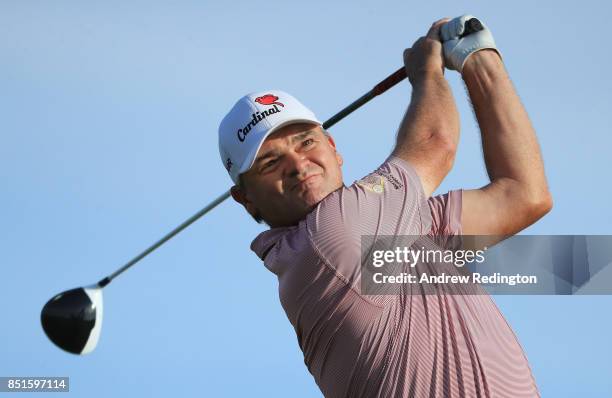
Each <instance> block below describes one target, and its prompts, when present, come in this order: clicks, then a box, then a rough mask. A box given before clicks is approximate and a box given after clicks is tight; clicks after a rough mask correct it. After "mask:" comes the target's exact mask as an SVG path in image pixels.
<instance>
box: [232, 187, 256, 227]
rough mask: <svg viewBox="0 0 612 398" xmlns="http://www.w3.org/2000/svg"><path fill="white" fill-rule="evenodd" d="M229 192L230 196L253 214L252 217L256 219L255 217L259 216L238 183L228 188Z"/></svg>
mask: <svg viewBox="0 0 612 398" xmlns="http://www.w3.org/2000/svg"><path fill="white" fill-rule="evenodd" d="M230 193H231V194H232V198H233V199H234V200H235V201H236V202H238V203H240V204H241V205H243V206H244V208H245V209H246V211H247V212H248V213H249V214H250V215H251V216H253V217H254V218H256V219H257V217H259V212H258V211H257V208H256V207H255V205H254V204H253V202H251V201H250V200H249V198H248V197H247V194H246V192H245V191H244V189H243V188H241V187H240V186H238V185H234V186H233V187H232V188H231V189H230Z"/></svg>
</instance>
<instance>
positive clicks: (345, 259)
mask: <svg viewBox="0 0 612 398" xmlns="http://www.w3.org/2000/svg"><path fill="white" fill-rule="evenodd" d="M461 196H462V193H461V191H451V192H449V193H447V194H445V195H440V196H436V197H433V198H430V199H427V198H426V197H425V194H424V193H423V189H422V186H421V182H420V180H419V177H418V176H417V174H416V172H415V171H414V169H413V168H412V167H411V166H410V165H409V164H408V163H407V162H405V161H403V160H401V159H399V158H395V157H390V158H389V159H388V160H387V161H386V162H385V163H383V164H382V165H381V166H380V167H379V168H378V169H377V170H376V171H374V172H373V173H371V174H369V175H368V176H366V177H364V178H363V179H361V180H359V181H356V182H355V183H354V184H352V185H351V186H349V187H343V188H341V189H338V190H337V191H335V192H333V193H332V194H330V195H329V196H327V197H326V198H325V199H323V200H322V201H321V202H320V203H319V204H318V205H317V207H316V208H315V209H314V210H313V211H312V212H311V213H310V214H308V216H307V217H306V218H305V219H304V220H302V221H301V222H300V223H299V224H298V225H297V226H294V227H288V228H273V229H271V230H269V231H266V232H263V233H261V234H260V235H259V236H258V237H257V238H256V239H255V240H254V241H253V243H252V244H251V249H252V250H253V251H254V252H255V253H257V255H258V256H259V257H260V258H261V259H262V260H264V264H265V266H266V267H267V268H268V269H269V270H270V271H272V272H273V273H274V274H276V275H277V276H278V281H279V296H280V301H281V304H282V306H283V308H284V310H285V313H286V314H287V317H288V318H289V321H290V322H291V324H292V325H293V327H294V329H295V332H296V334H297V338H298V343H299V345H300V348H301V349H302V352H303V353H304V362H305V364H306V366H307V367H308V370H309V371H310V373H311V374H312V375H313V376H314V378H315V381H316V383H317V384H318V386H319V388H320V389H321V391H322V392H323V394H324V395H325V396H326V397H367V398H372V397H384V398H389V397H495V398H497V397H512V398H516V397H534V396H539V394H538V391H537V388H536V385H535V381H534V379H533V376H532V374H531V370H530V369H529V365H528V362H527V359H526V357H525V354H524V353H523V350H522V348H521V346H520V345H519V343H518V341H517V339H516V337H515V335H514V333H513V332H512V329H511V328H510V326H509V325H508V323H507V322H506V320H505V319H504V317H503V316H502V314H501V313H500V311H499V309H498V308H497V306H496V305H495V304H494V302H493V301H492V300H491V298H490V297H489V296H488V295H486V294H484V295H446V294H443V293H441V294H437V295H436V294H433V295H432V294H429V295H419V294H410V295H386V296H384V295H374V296H371V295H365V294H362V293H361V292H360V275H361V274H360V270H361V236H362V235H374V236H379V235H457V234H461V223H460V221H461Z"/></svg>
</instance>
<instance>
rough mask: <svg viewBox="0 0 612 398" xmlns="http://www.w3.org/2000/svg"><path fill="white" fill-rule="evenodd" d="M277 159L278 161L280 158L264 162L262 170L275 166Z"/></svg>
mask: <svg viewBox="0 0 612 398" xmlns="http://www.w3.org/2000/svg"><path fill="white" fill-rule="evenodd" d="M277 161H278V159H272V160H269V161H267V162H266V163H264V165H263V167H262V168H261V170H266V169H269V168H270V167H272V166H274V165H275V164H276V162H277Z"/></svg>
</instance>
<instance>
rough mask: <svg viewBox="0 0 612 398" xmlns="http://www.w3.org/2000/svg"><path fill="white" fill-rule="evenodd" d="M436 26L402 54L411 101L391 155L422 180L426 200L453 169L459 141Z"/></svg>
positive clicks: (437, 23) (457, 126)
mask: <svg viewBox="0 0 612 398" xmlns="http://www.w3.org/2000/svg"><path fill="white" fill-rule="evenodd" d="M445 21H447V19H443V20H440V21H437V22H435V23H434V24H433V25H432V27H431V29H430V30H429V32H428V33H427V36H426V37H422V38H420V39H419V40H417V41H416V42H415V43H414V45H413V46H412V48H411V49H408V50H406V51H405V52H404V64H405V66H406V73H407V74H408V79H409V80H410V83H411V84H412V98H411V100H410V105H409V106H408V110H407V111H406V114H405V116H404V119H403V120H402V122H401V124H400V127H399V130H398V133H397V142H396V145H395V149H394V150H393V155H394V156H397V157H399V158H401V159H404V160H406V161H407V162H409V163H410V164H411V165H412V166H413V167H414V168H415V170H416V172H417V174H418V175H419V177H420V179H421V183H422V185H423V190H424V191H425V195H426V196H428V197H429V196H431V194H432V192H433V191H434V190H435V189H436V188H437V187H438V185H440V183H441V182H442V180H443V179H444V177H445V176H446V175H447V174H448V172H449V171H450V169H451V168H452V165H453V162H454V159H455V152H456V148H457V141H458V140H459V114H458V112H457V106H456V104H455V100H454V98H453V95H452V92H451V89H450V86H449V85H448V82H447V81H446V79H445V78H444V57H443V54H442V45H441V43H440V39H439V29H440V26H441V25H442V24H443V23H444V22H445Z"/></svg>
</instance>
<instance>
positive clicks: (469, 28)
mask: <svg viewBox="0 0 612 398" xmlns="http://www.w3.org/2000/svg"><path fill="white" fill-rule="evenodd" d="M483 29H484V26H482V23H480V21H479V20H478V18H470V19H468V20H467V21H465V24H464V25H463V33H462V34H461V35H460V37H465V36H467V35H470V34H472V33H476V32H480V31H481V30H483Z"/></svg>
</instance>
